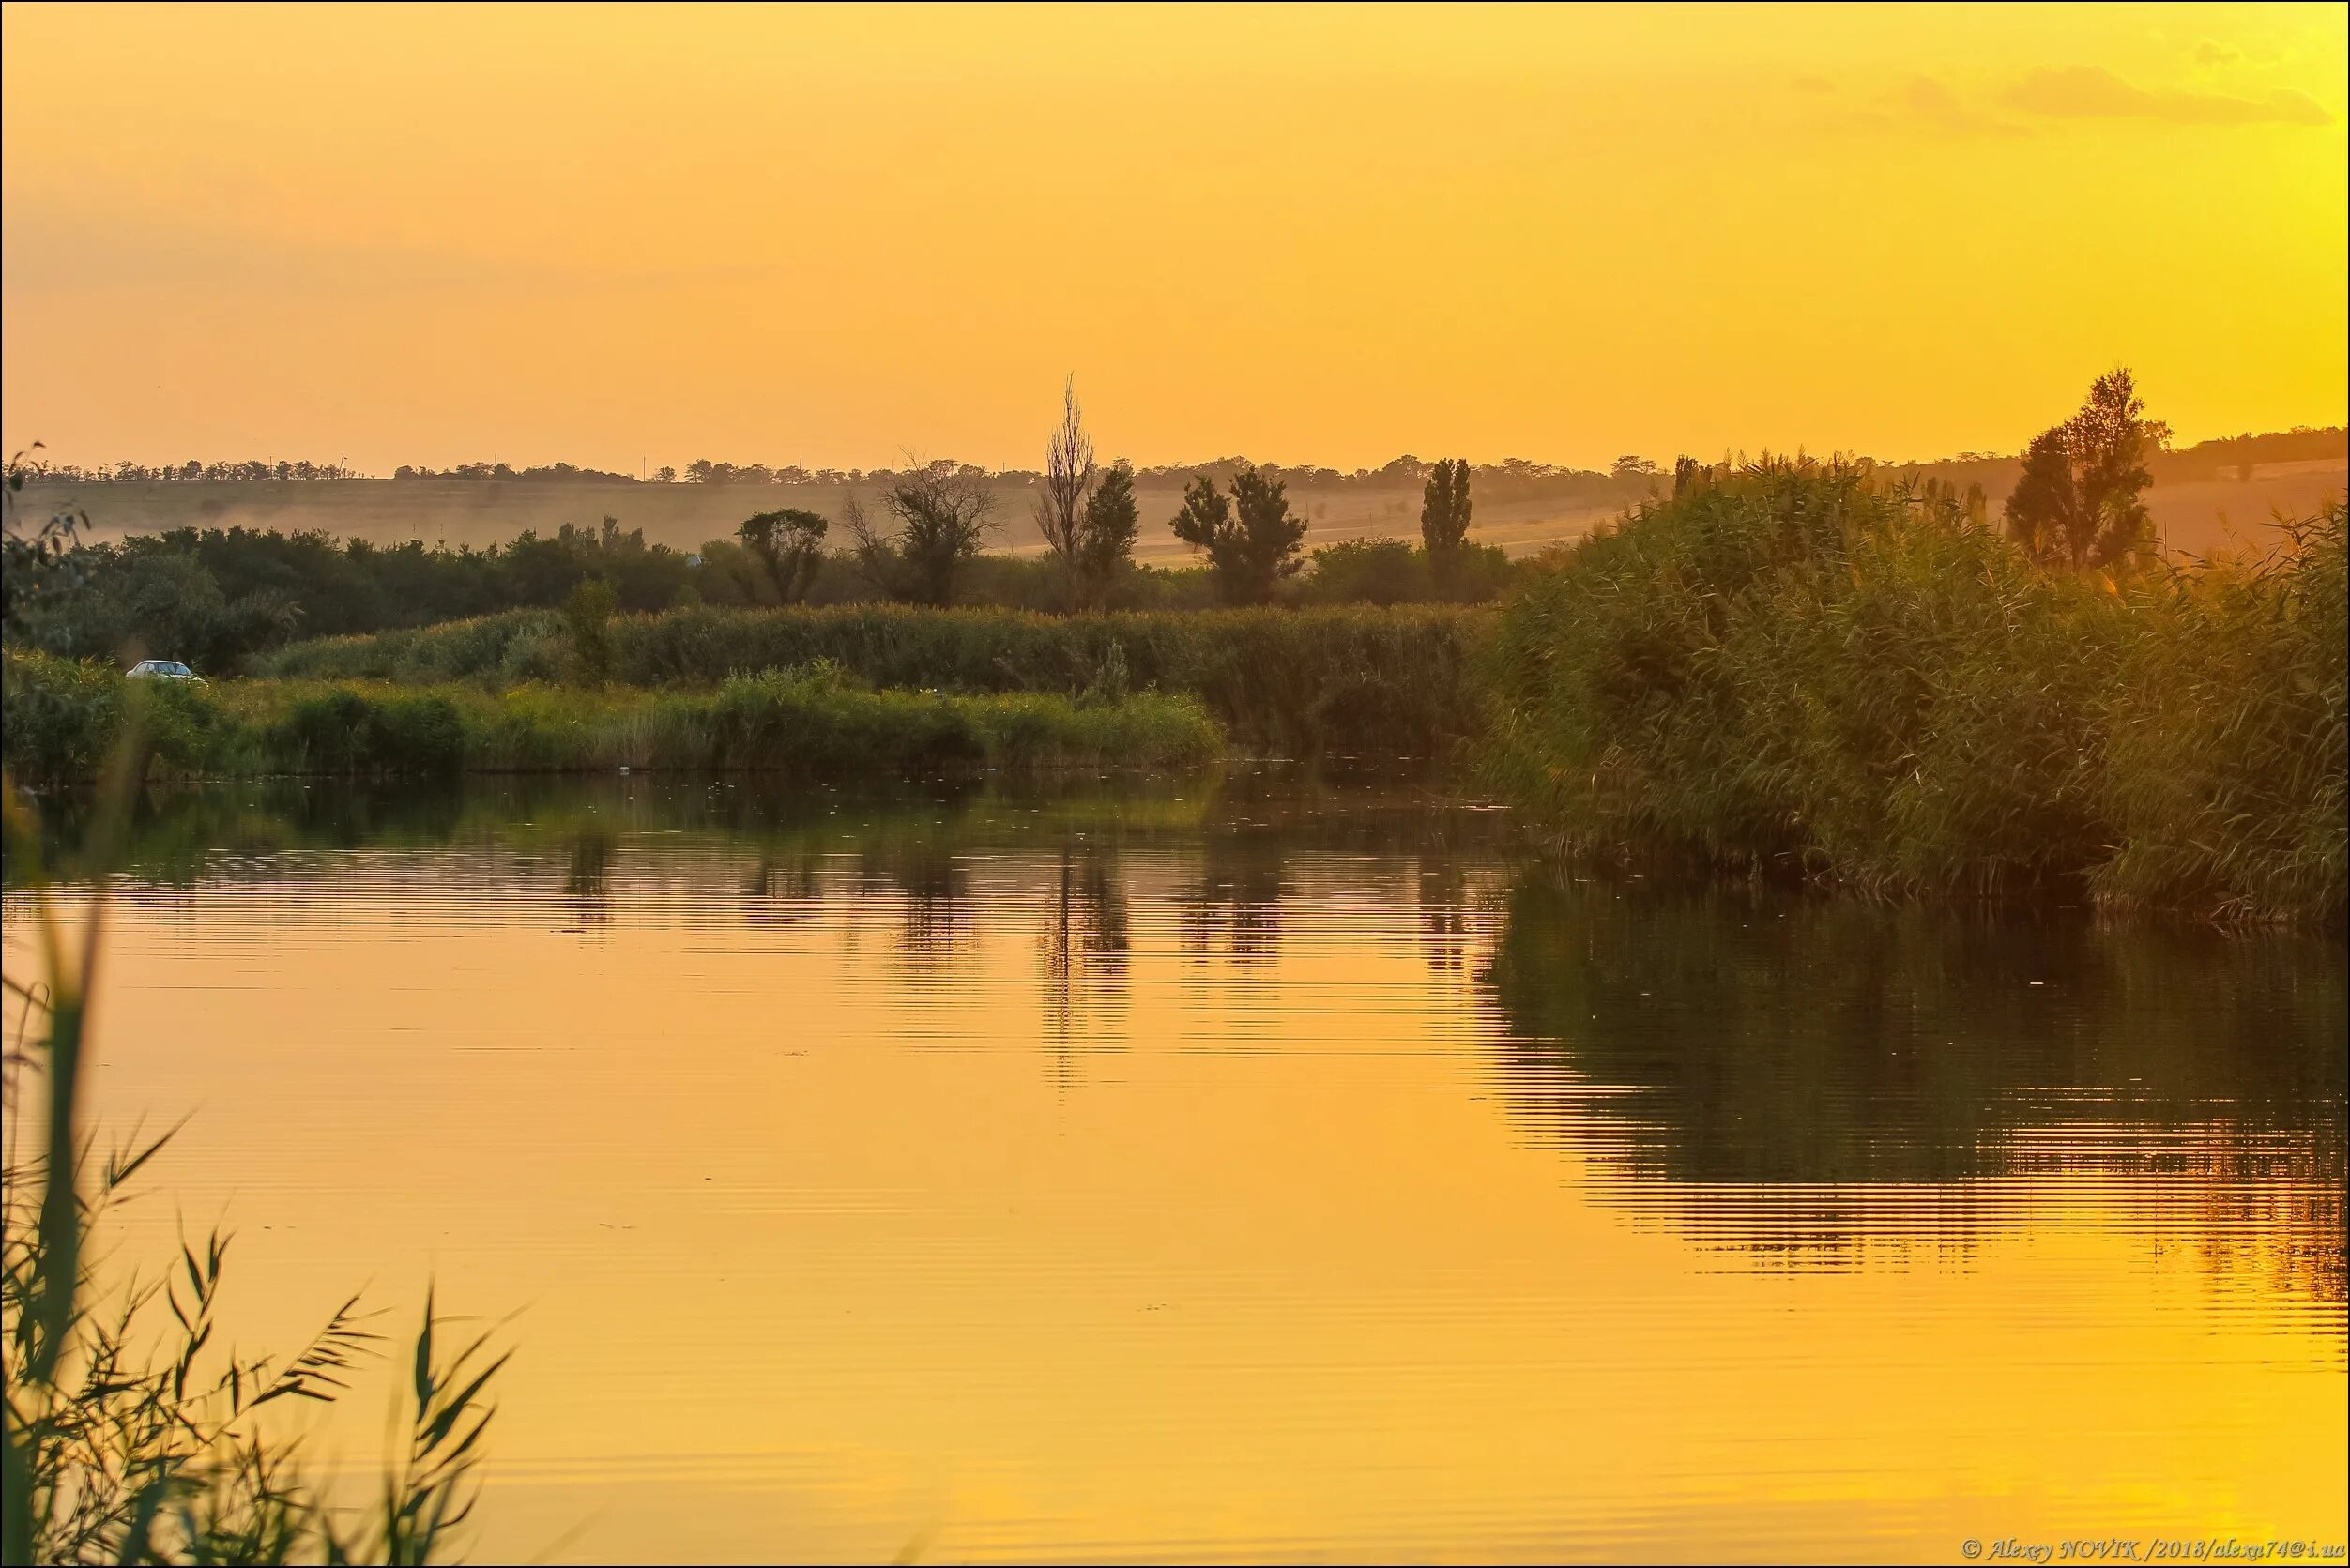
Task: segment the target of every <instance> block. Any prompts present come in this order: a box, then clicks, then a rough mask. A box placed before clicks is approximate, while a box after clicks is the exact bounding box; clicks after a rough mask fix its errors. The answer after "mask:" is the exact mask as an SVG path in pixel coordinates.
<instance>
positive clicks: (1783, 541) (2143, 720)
mask: <svg viewBox="0 0 2350 1568" xmlns="http://www.w3.org/2000/svg"><path fill="white" fill-rule="evenodd" d="M2343 541H2344V530H2343V513H2342V507H2341V506H2340V505H2339V504H2336V505H2335V506H2333V507H2331V508H2329V509H2328V510H2327V511H2325V512H2324V513H2322V514H2321V515H2320V516H2319V517H2318V518H2316V519H2314V520H2312V522H2310V523H2309V524H2307V525H2302V526H2300V527H2299V528H2298V529H2297V530H2296V531H2295V532H2294V534H2293V536H2292V537H2290V538H2286V537H2282V536H2281V539H2280V549H2279V551H2278V553H2277V554H2276V555H2274V556H2271V557H2269V558H2268V559H2267V560H2266V562H2264V563H2262V564H2259V565H2255V566H2212V567H2209V568H2196V569H2189V570H2179V571H2174V570H2171V569H2169V568H2153V569H2148V570H2146V571H2144V572H2143V573H2142V574H2141V575H2139V576H2137V577H2135V578H2132V579H2129V580H2126V581H2124V582H2121V583H2119V584H2116V583H2114V582H2113V581H2112V580H2110V579H2107V578H2102V577H2098V576H2095V575H2092V576H2088V577H2082V576H2075V575H2069V574H2059V573H2054V572H2050V571H2043V570H2041V569H2039V568H2037V567H2036V566H2034V565H2033V564H2032V563H2031V562H2030V561H2028V560H2026V559H2025V558H2024V557H2023V556H2022V554H2021V553H2020V552H2019V551H2018V550H2016V549H2015V548H2014V547H2013V546H2011V545H2010V544H2009V543H2008V542H2007V540H2005V539H2004V538H2002V537H2000V536H1999V535H1997V534H1995V533H1993V532H1991V531H1990V530H1988V529H1986V528H1983V527H1980V526H1976V525H1970V524H1968V523H1967V522H1966V520H1965V518H1964V515H1963V512H1962V510H1961V508H1960V507H1959V506H1957V505H1956V504H1954V503H1950V502H1946V501H1943V500H1937V499H1932V498H1919V497H1915V496H1912V495H1908V494H1906V493H1904V492H1902V491H1900V490H1899V489H1894V488H1882V487H1878V486H1875V485H1872V484H1871V483H1870V482H1869V477H1868V476H1867V475H1866V474H1865V473H1864V472H1861V471H1858V470H1847V469H1838V468H1826V467H1821V466H1818V465H1814V464H1778V465H1771V466H1767V467H1764V468H1762V469H1758V470H1754V471H1749V472H1747V473H1745V474H1741V475H1736V476H1732V477H1729V478H1726V479H1721V480H1716V481H1712V482H1704V481H1701V482H1699V483H1698V484H1696V485H1694V486H1692V487H1691V488H1690V489H1689V490H1688V491H1687V492H1686V494H1684V495H1681V496H1679V497H1677V498H1675V499H1673V500H1671V501H1667V502H1662V503H1659V504H1657V505H1655V506H1652V507H1649V508H1647V509H1644V510H1642V511H1641V512H1640V514H1638V515H1637V516H1635V517H1633V518H1630V519H1627V520H1626V521H1625V524H1624V525H1622V526H1621V527H1620V528H1619V529H1617V530H1614V531H1612V532H1610V533H1609V534H1607V535H1605V536H1602V537H1597V538H1595V539H1593V540H1589V541H1587V542H1586V543H1584V544H1582V545H1581V546H1579V547H1578V548H1577V549H1575V550H1574V551H1572V552H1570V553H1568V555H1567V556H1565V557H1564V559H1563V561H1562V562H1561V563H1560V564H1559V566H1558V567H1557V569H1556V570H1554V571H1549V572H1548V573H1545V574H1543V575H1541V576H1539V577H1538V578H1536V579H1535V581H1534V583H1533V584H1532V585H1531V586H1529V587H1528V589H1527V590H1526V591H1525V592H1524V594H1522V595H1521V596H1520V598H1519V599H1518V601H1515V602H1514V603H1512V604H1511V605H1510V606H1509V607H1508V608H1507V610H1506V611H1505V612H1504V613H1503V617H1502V619H1501V622H1500V629H1499V632H1498V634H1497V636H1496V638H1495V639H1494V641H1493V643H1492V644H1491V646H1490V649H1489V653H1488V660H1487V663H1486V665H1485V668H1484V671H1483V681H1484V685H1485V689H1486V692H1487V711H1486V720H1487V733H1486V739H1485V743H1484V754H1483V766H1484V773H1485V777H1486V779H1487V781H1488V784H1490V785H1491V786H1492V787H1494V788H1495V789H1496V790H1497V791H1499V792H1500V793H1501V794H1502V795H1503V796H1504V797H1505V798H1506V799H1510V800H1512V801H1513V802H1515V803H1516V804H1518V806H1520V807H1521V808H1522V809H1523V810H1524V812H1525V814H1527V816H1528V817H1529V818H1530V819H1532V820H1533V821H1534V822H1535V823H1537V824H1539V825H1540V826H1541V827H1542V828H1543V830H1545V831H1546V832H1547V833H1548V834H1549V836H1550V838H1551V840H1552V841H1553V843H1554V844H1556V845H1558V846H1560V847H1562V848H1564V849H1570V850H1576V851H1581V852H1597V853H1601V854H1608V855H1618V856H1629V855H1640V856H1644V857H1657V858H1662V859H1665V860H1678V861H1685V862H1698V863H1703V864H1710V865H1713V866H1716V867H1719V868H1727V869H1732V870H1737V871H1744V872H1748V873H1752V874H1757V875H1767V874H1773V873H1778V872H1785V873H1800V874H1808V875H1817V876H1821V877H1824V878H1826V879H1829V880H1833V881H1836V882H1839V883H1842V884H1844V885H1847V886H1853V887H1856V888H1862V889H1868V890H1874V891H1888V892H1927V891H1967V892H1972V893H2008V892H2023V891H2035V890H2037V891H2042V892H2054V893H2056V894H2058V895H2060V896H2071V895H2075V894H2079V895H2085V896H2087V897H2089V898H2092V899H2094V900H2095V901H2096V902H2097V903H2098V905H2100V906H2103V907H2106V908H2110V909H2116V910H2119V909H2167V910H2178V911H2183V912H2188V913H2191V914H2194V915H2197V916H2201V917H2206V918H2214V919H2220V920H2223V921H2339V920H2340V919H2341V918H2342V912H2343V903H2344V900H2343V890H2344V860H2345V827H2344V805H2345V802H2344V782H2343V781H2344V720H2343V708H2344V700H2343V699H2344V662H2345V656H2344V620H2343V595H2344V572H2343V557H2344V550H2343Z"/></svg>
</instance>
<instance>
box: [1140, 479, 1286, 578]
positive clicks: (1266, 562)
mask: <svg viewBox="0 0 2350 1568" xmlns="http://www.w3.org/2000/svg"><path fill="white" fill-rule="evenodd" d="M1168 526H1169V527H1170V528H1172V529H1173V530H1174V533H1175V537H1176V538H1177V539H1180V540H1183V542H1184V543H1186V544H1188V545H1190V546H1191V547H1192V548H1193V549H1195V550H1201V551H1205V552H1206V553H1207V556H1208V565H1209V567H1210V568H1211V570H1213V571H1214V573H1215V583H1216V591H1217V593H1218V594H1219V595H1220V596H1221V597H1222V598H1223V600H1224V601H1225V602H1226V603H1228V604H1262V603H1264V602H1265V601H1267V600H1270V599H1271V598H1272V597H1273V590H1274V586H1276V585H1278V584H1279V583H1280V582H1281V580H1282V579H1283V578H1286V577H1289V576H1293V575H1295V574H1296V572H1297V571H1299V570H1300V568H1302V567H1303V566H1304V565H1305V562H1304V561H1303V560H1301V559H1300V558H1299V556H1298V549H1299V545H1300V543H1301V542H1302V541H1303V540H1305V519H1304V518H1302V517H1298V516H1296V515H1294V514H1292V513H1291V512H1290V510H1289V497H1288V487H1287V486H1286V485H1285V484H1284V483H1283V482H1282V481H1281V480H1275V479H1271V478H1268V477H1267V476H1266V475H1265V473H1264V471H1263V470H1261V469H1259V468H1256V467H1253V466H1250V465H1247V464H1243V465H1242V466H1241V467H1240V468H1238V469H1236V470H1235V471H1234V472H1233V475H1232V494H1231V495H1230V497H1229V498H1227V497H1226V496H1225V495H1224V494H1223V493H1222V492H1221V491H1219V490H1217V489H1216V487H1215V481H1214V480H1212V479H1210V478H1209V477H1208V476H1207V475H1205V474H1202V475H1200V476H1198V478H1197V479H1195V480H1193V481H1192V482H1191V484H1190V485H1189V486H1188V487H1186V488H1185V490H1184V491H1183V510H1181V511H1179V512H1177V513H1176V514H1175V516H1174V518H1173V520H1172V521H1170V522H1169V524H1168Z"/></svg>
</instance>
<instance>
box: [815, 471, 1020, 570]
mask: <svg viewBox="0 0 2350 1568" xmlns="http://www.w3.org/2000/svg"><path fill="white" fill-rule="evenodd" d="M995 507H996V498H995V495H993V493H991V492H990V491H989V490H988V488H987V483H986V476H985V475H984V472H982V471H981V470H978V469H974V468H971V467H969V465H968V464H966V465H964V466H962V467H957V466H956V465H955V464H952V463H930V464H914V465H912V466H910V467H909V468H908V469H907V471H906V472H905V473H903V474H900V475H898V476H896V477H895V479H894V480H893V481H892V482H891V484H890V486H889V488H888V489H887V490H885V491H883V492H882V493H881V510H883V511H885V512H887V513H888V514H889V515H890V516H891V517H892V518H893V519H894V520H895V525H894V526H893V527H890V528H888V529H887V530H886V531H885V530H883V529H882V528H879V527H877V526H876V525H874V524H873V523H872V521H871V520H870V519H868V518H867V517H866V516H865V510H864V507H863V506H862V503H860V502H859V501H858V499H857V497H856V496H854V495H851V496H850V497H849V498H848V504H847V516H846V517H845V518H844V519H843V521H844V522H845V523H846V524H847V527H848V531H849V534H850V535H851V537H853V538H854V539H855V540H856V544H857V564H858V566H859V567H860V568H861V569H862V571H864V573H865V575H866V576H867V577H868V578H869V579H871V580H872V582H873V585H874V586H876V587H877V588H879V589H880V590H881V591H882V592H883V593H886V594H888V595H889V596H890V597H891V598H892V599H895V600H898V601H903V602H907V603H912V604H930V605H941V604H950V603H953V602H954V581H955V578H956V576H957V575H959V574H960V573H961V571H962V570H963V565H964V563H965V562H967V561H969V559H970V558H971V557H972V556H976V555H978V554H979V547H980V543H981V541H982V540H984V539H985V538H986V536H987V534H988V532H989V530H991V529H992V528H993V527H994V526H995Z"/></svg>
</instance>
